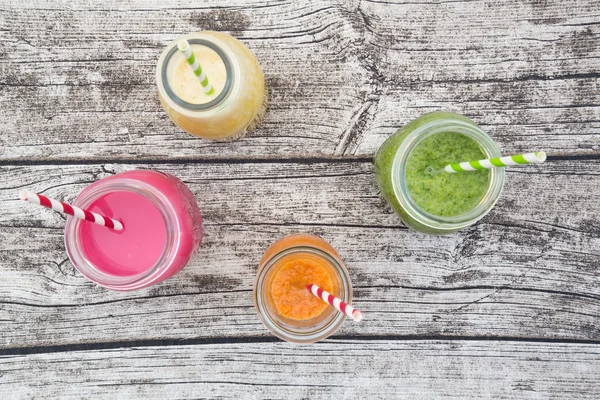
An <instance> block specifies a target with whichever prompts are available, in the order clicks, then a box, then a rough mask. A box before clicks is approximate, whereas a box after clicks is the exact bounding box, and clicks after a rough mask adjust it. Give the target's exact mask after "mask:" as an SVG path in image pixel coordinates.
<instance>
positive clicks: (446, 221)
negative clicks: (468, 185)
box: [392, 118, 505, 232]
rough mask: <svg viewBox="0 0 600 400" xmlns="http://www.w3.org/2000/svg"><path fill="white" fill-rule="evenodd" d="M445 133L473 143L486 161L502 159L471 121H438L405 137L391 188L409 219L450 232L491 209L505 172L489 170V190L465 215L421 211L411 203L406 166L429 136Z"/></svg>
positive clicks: (487, 138) (400, 148)
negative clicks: (461, 135) (464, 138)
mask: <svg viewBox="0 0 600 400" xmlns="http://www.w3.org/2000/svg"><path fill="white" fill-rule="evenodd" d="M444 132H456V133H460V134H463V135H465V136H468V137H470V138H471V139H473V140H475V141H476V142H477V143H478V144H479V146H480V148H481V150H482V151H483V152H484V153H485V156H486V157H487V158H493V157H501V153H500V149H499V148H498V145H497V144H496V142H495V141H494V140H493V139H492V138H491V137H490V136H489V135H488V134H487V133H486V132H484V131H483V130H481V128H479V127H478V126H477V125H475V124H474V123H472V122H468V121H463V120H460V119H452V118H440V119H437V120H434V121H430V122H428V123H425V124H423V125H421V126H419V127H417V128H415V129H414V130H413V131H412V132H410V133H409V134H408V135H407V136H406V138H405V139H404V140H403V141H402V143H401V144H400V146H399V147H398V149H397V150H396V154H395V156H394V161H393V163H392V187H393V190H394V194H395V195H396V198H397V200H398V203H399V204H400V206H401V207H402V208H403V209H404V210H405V212H406V213H407V214H408V215H409V216H410V217H411V218H413V219H414V220H416V221H417V222H419V223H420V224H422V225H425V226H427V227H429V228H432V229H435V230H437V231H448V232H450V231H456V230H458V229H462V228H465V227H467V226H470V225H472V224H474V223H475V222H477V221H479V220H480V219H481V218H483V217H484V216H485V215H486V214H487V213H488V212H489V211H490V210H491V209H492V208H493V207H494V205H495V204H496V202H497V201H498V198H499V197H500V194H501V192H502V188H503V186H504V180H505V171H504V168H492V169H490V183H489V186H488V190H487V191H486V193H485V195H484V196H483V198H482V199H481V200H480V201H479V203H478V205H477V206H476V207H474V208H473V209H472V210H470V211H469V212H467V213H464V214H461V215H457V216H451V217H442V216H437V215H434V214H431V213H429V212H427V211H425V210H423V209H422V208H421V207H419V206H418V205H417V204H416V203H415V202H414V201H413V199H412V198H411V196H410V194H409V190H408V186H407V184H406V179H405V173H406V164H407V161H408V159H409V157H410V155H411V153H412V151H413V150H414V149H415V147H416V146H417V145H418V144H419V143H421V141H423V140H424V139H425V138H427V137H429V136H432V135H436V134H439V133H444ZM464 161H471V160H464ZM465 173H468V172H465Z"/></svg>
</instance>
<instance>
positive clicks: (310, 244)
mask: <svg viewBox="0 0 600 400" xmlns="http://www.w3.org/2000/svg"><path fill="white" fill-rule="evenodd" d="M295 264H304V265H309V266H311V268H312V267H316V269H317V270H318V274H319V275H320V279H323V280H324V281H327V284H328V285H330V286H331V287H330V288H326V287H323V288H324V289H329V290H328V291H329V292H330V293H331V294H332V295H334V296H336V297H338V298H339V299H341V300H343V301H344V302H346V303H348V304H349V303H350V302H351V301H352V283H351V281H350V275H349V274H348V270H347V269H346V267H345V266H344V264H343V263H342V260H341V259H340V256H339V255H338V253H337V252H336V251H335V249H334V248H333V247H331V246H330V245H329V244H328V243H327V242H326V241H324V240H323V239H321V238H319V237H317V236H313V235H308V234H296V235H290V236H286V237H284V238H282V239H280V240H278V241H277V242H275V243H273V244H272V245H271V246H270V247H269V248H268V249H267V251H266V253H265V254H264V256H263V258H262V260H261V261H260V264H259V266H258V272H257V276H256V282H255V285H254V305H255V307H256V311H257V313H258V316H259V318H260V319H261V321H262V322H263V324H264V325H265V326H266V327H267V328H268V329H269V330H270V331H271V332H272V333H273V334H275V335H276V336H278V337H279V338H281V339H283V340H286V341H288V342H292V343H297V344H308V343H314V342H317V341H319V340H322V339H325V338H326V337H328V336H330V335H332V334H333V333H334V332H335V331H337V329H338V328H339V327H340V326H341V325H342V323H343V322H344V320H345V319H346V315H345V314H343V313H340V312H338V311H337V310H336V309H334V308H333V307H331V306H329V305H328V304H325V303H324V302H322V300H321V299H319V298H317V297H315V296H314V295H313V294H312V293H310V292H309V291H308V289H307V288H306V285H307V284H309V283H315V284H317V285H319V282H309V281H310V280H311V278H313V277H314V276H315V274H316V273H315V270H312V271H311V272H310V273H311V275H310V276H302V274H300V275H299V276H296V277H295V279H296V280H295V281H293V282H291V285H292V286H293V285H297V287H296V288H293V287H292V288H291V289H292V291H294V290H295V291H296V295H297V296H298V297H297V298H292V299H291V300H292V301H291V302H289V304H286V301H285V300H284V299H282V298H281V297H277V296H280V295H278V294H277V293H279V292H280V291H281V289H282V287H281V286H282V285H281V281H282V279H281V275H282V274H285V273H287V272H289V271H288V269H289V268H290V266H292V267H293V266H294V265H295ZM303 280H304V281H303ZM285 284H288V285H289V282H285ZM321 285H322V283H321ZM324 286H325V285H324ZM287 300H290V299H287ZM307 300H308V301H311V302H312V301H314V302H315V304H316V307H320V306H322V308H319V309H317V310H316V311H315V309H311V313H310V314H306V310H302V309H298V307H299V306H298V303H302V304H303V307H307V306H306V301H307ZM294 307H296V309H294ZM321 309H322V311H320V312H319V310H321ZM299 312H301V313H305V315H304V317H308V318H302V317H299V315H300V314H299Z"/></svg>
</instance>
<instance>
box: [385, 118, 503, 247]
mask: <svg viewBox="0 0 600 400" xmlns="http://www.w3.org/2000/svg"><path fill="white" fill-rule="evenodd" d="M500 156H501V154H500V149H499V148H498V146H497V145H496V143H495V142H494V141H493V140H492V138H490V137H489V136H488V134H487V133H485V132H484V131H482V130H481V128H479V127H478V126H477V125H476V124H475V123H474V122H473V121H471V120H470V119H468V118H465V117H463V116H461V115H458V114H454V113H448V112H432V113H428V114H425V115H423V116H421V117H419V118H417V119H415V120H414V121H412V122H410V123H409V124H407V125H406V126H404V127H402V128H401V129H400V130H398V132H396V133H395V134H393V135H392V136H390V137H389V138H388V139H387V140H386V141H385V142H384V143H383V144H382V145H381V147H380V148H379V150H378V151H377V154H376V155H375V161H374V165H375V172H376V177H377V182H378V184H379V189H380V191H381V194H382V195H383V197H384V198H385V199H386V200H387V202H388V203H389V204H390V206H391V207H392V208H393V209H394V211H395V212H396V213H397V214H398V215H399V216H400V218H401V219H402V221H403V222H404V224H405V225H406V226H407V227H409V228H411V229H413V230H415V231H418V232H423V233H429V234H436V235H442V234H447V233H452V232H456V231H458V230H460V229H463V228H465V227H467V226H470V225H473V224H474V223H475V222H477V221H479V220H480V219H481V218H483V217H484V216H485V215H486V214H487V213H488V212H489V211H490V210H491V209H492V208H493V206H494V205H495V204H496V201H497V200H498V198H499V196H500V193H501V191H502V187H503V185H504V176H505V173H504V168H492V169H486V170H481V171H473V172H460V173H456V174H450V173H447V172H445V171H444V170H443V167H444V166H445V165H447V164H450V163H456V162H462V161H474V160H479V159H485V158H493V157H500ZM473 157H474V158H473ZM465 158H470V159H465ZM469 174H471V175H469Z"/></svg>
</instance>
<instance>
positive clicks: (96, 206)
mask: <svg viewBox="0 0 600 400" xmlns="http://www.w3.org/2000/svg"><path fill="white" fill-rule="evenodd" d="M74 205H76V206H78V207H81V208H84V209H88V210H90V211H93V212H97V213H99V214H102V215H105V216H107V217H109V218H113V219H116V220H118V221H120V222H121V223H122V224H123V230H121V231H115V230H113V229H109V228H106V227H104V226H100V225H97V224H94V223H89V222H87V221H82V220H80V219H77V218H73V217H69V218H68V219H67V225H66V228H65V243H66V248H67V253H68V254H69V258H70V259H71V262H72V263H73V265H74V266H75V267H76V268H77V269H78V270H79V271H80V272H81V273H82V274H83V275H84V276H86V277H87V278H88V279H90V280H92V281H94V282H96V283H98V284H99V285H102V286H105V287H107V288H110V289H114V290H123V291H127V290H135V289H140V288H143V287H147V286H150V285H153V284H155V283H158V282H160V281H162V280H164V279H166V278H168V277H170V276H172V275H173V274H175V273H176V272H178V271H179V270H181V269H182V268H183V267H184V266H185V265H186V264H187V263H188V261H189V259H190V258H191V256H192V254H193V253H194V252H195V251H196V250H197V249H198V247H199V246H200V243H201V241H202V217H201V215H200V211H199V209H198V205H197V204H196V200H195V198H194V196H193V194H192V193H191V192H190V190H189V189H188V188H187V186H185V184H184V183H183V182H181V181H180V180H179V179H177V178H176V177H174V176H172V175H169V174H164V173H161V172H155V171H146V170H136V171H128V172H123V173H120V174H117V175H113V176H111V177H108V178H104V179H101V180H99V181H97V182H95V183H93V184H91V185H90V186H88V187H87V188H85V189H84V190H83V191H82V192H81V193H80V195H79V196H78V197H77V199H76V200H75V202H74Z"/></svg>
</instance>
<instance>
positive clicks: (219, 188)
mask: <svg viewBox="0 0 600 400" xmlns="http://www.w3.org/2000/svg"><path fill="white" fill-rule="evenodd" d="M598 165H599V161H581V162H557V163H548V164H545V165H540V166H528V167H521V168H513V169H511V170H509V171H508V181H507V184H506V188H505V191H504V193H503V195H502V198H501V200H500V202H499V203H498V205H497V206H496V207H495V208H494V210H493V211H492V212H491V213H490V214H489V215H488V216H487V217H485V218H484V219H483V220H482V221H481V222H480V223H478V224H477V225H475V226H473V227H471V228H468V229H465V230H463V231H462V232H459V233H456V234H453V235H448V236H443V237H435V236H429V235H422V234H418V233H415V232H412V231H409V230H407V229H406V228H404V227H403V226H402V225H401V223H400V221H399V219H398V218H397V217H396V216H395V215H394V214H393V213H392V211H391V210H390V209H389V208H388V206H387V205H386V204H385V202H384V201H383V200H382V199H380V198H379V196H378V192H377V188H376V185H375V182H374V181H373V175H372V173H373V171H372V166H371V164H370V163H355V162H340V163H327V164H323V163H316V164H310V163H296V164H294V163H285V164H280V163H270V162H269V163H242V164H212V163H209V164H193V165H192V164H182V165H174V164H171V165H168V164H163V165H160V166H154V165H137V166H136V167H154V168H157V169H160V170H162V171H165V172H169V173H172V174H174V175H176V176H179V177H180V178H181V179H182V180H183V181H184V182H186V183H187V184H188V185H189V187H190V188H191V190H192V191H193V193H194V194H195V196H196V198H197V199H198V202H199V204H200V208H201V210H202V212H203V215H204V219H205V231H206V236H205V239H204V244H203V246H202V247H201V249H200V250H199V252H198V253H197V254H196V256H195V257H194V258H193V260H192V262H191V263H190V264H189V265H188V267H186V268H185V269H184V270H183V271H182V272H181V273H179V274H177V275H176V276H174V277H173V278H171V279H169V280H167V281H165V282H164V283H161V284H159V285H156V286H154V287H151V288H149V289H145V290H141V291H136V292H133V293H117V292H111V291H108V290H106V289H102V288H100V287H97V286H95V285H94V284H92V283H89V282H87V281H86V280H85V279H84V278H83V277H82V276H80V275H79V274H78V273H77V272H76V271H75V270H74V268H73V267H72V266H71V264H70V262H69V261H68V260H67V257H66V254H65V251H64V244H63V226H64V220H63V217H62V216H61V215H58V214H56V213H52V212H49V211H48V210H44V209H38V208H37V207H34V206H32V205H29V204H21V203H20V202H19V200H18V199H17V196H16V193H17V192H18V190H19V189H21V188H27V189H29V190H33V191H37V192H41V193H43V194H45V195H48V196H50V197H55V198H59V199H65V200H67V201H69V200H72V199H73V198H74V196H75V195H76V194H77V193H78V192H79V191H80V190H81V189H82V188H83V187H85V186H86V185H88V184H89V183H90V182H93V181H95V180H97V179H100V178H102V177H105V176H108V175H110V174H113V173H115V172H120V171H123V170H126V169H130V168H133V166H128V165H115V164H113V165H110V164H107V165H86V166H78V165H72V166H66V165H65V166H37V167H34V166H26V167H4V168H3V169H2V174H3V175H5V176H11V184H10V186H6V187H3V188H2V190H0V225H1V226H2V230H1V232H0V238H1V240H0V271H1V272H2V277H3V279H2V282H0V305H1V308H0V326H2V327H4V328H6V329H2V330H3V332H5V334H4V335H3V337H2V347H4V348H9V347H28V346H40V345H62V344H73V343H75V344H77V343H100V342H111V341H119V340H130V339H132V338H131V334H132V332H136V334H135V339H139V340H155V339H171V340H174V339H178V338H181V339H188V338H197V337H215V338H216V337H255V336H260V337H262V336H268V332H267V331H266V329H265V328H264V327H263V326H262V325H261V324H260V322H259V320H258V318H257V317H256V314H255V311H254V308H253V300H252V285H253V281H254V277H255V271H256V266H257V264H258V261H259V259H260V257H261V256H262V253H263V252H264V250H265V249H266V248H267V247H268V246H269V244H270V243H272V242H273V241H275V240H277V239H278V238H280V237H282V236H283V235H286V234H290V233H294V232H299V231H307V232H312V233H315V234H319V235H321V236H323V237H324V238H325V239H326V240H328V241H330V242H331V243H332V244H333V246H334V247H335V248H336V249H338V251H339V252H340V254H341V256H342V258H343V259H344V260H345V261H346V264H347V266H348V268H349V270H350V273H351V276H352V279H353V282H354V287H355V304H356V305H357V306H358V307H359V308H360V309H361V310H362V311H364V312H365V314H366V315H367V316H368V323H365V324H350V323H347V324H345V325H344V326H343V327H342V329H341V330H340V331H339V334H340V335H351V336H363V335H367V336H378V335H424V336H432V335H433V336H435V335H443V336H448V337H457V336H475V337H490V338H493V337H514V338H551V339H559V338H560V339H565V340H593V341H600V325H598V317H599V316H600V308H599V306H600V302H599V300H600V289H599V288H600V284H599V283H600V281H599V274H598V263H597V259H598V257H599V256H600V252H599V249H600V235H599V232H600V230H599V229H600V226H599V225H598V219H597V215H598V213H599V212H600V206H599V205H598V204H599V203H598V201H597V200H598V199H597V196H586V195H585V193H596V191H597V187H598V184H599V183H600V180H599V179H600V178H599V176H598V174H596V173H595V172H593V171H595V170H597V168H598ZM567 171H572V172H567ZM575 171H577V172H575ZM349 182H352V184H350V183H349ZM523 193H537V194H538V195H537V196H531V195H529V196H528V195H523ZM573 193H577V194H578V195H573ZM542 204H543V207H540V205H542ZM11 326H13V327H16V326H18V327H19V328H18V329H8V328H9V327H11Z"/></svg>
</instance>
